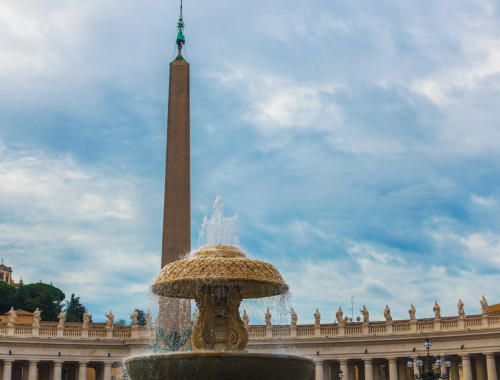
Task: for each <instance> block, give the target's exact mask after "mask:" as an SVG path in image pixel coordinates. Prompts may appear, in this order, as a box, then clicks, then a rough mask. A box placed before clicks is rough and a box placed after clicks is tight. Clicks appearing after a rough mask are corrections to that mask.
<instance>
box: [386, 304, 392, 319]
mask: <svg viewBox="0 0 500 380" xmlns="http://www.w3.org/2000/svg"><path fill="white" fill-rule="evenodd" d="M384 317H385V321H386V322H392V316H391V308H390V307H389V305H385V309H384Z"/></svg>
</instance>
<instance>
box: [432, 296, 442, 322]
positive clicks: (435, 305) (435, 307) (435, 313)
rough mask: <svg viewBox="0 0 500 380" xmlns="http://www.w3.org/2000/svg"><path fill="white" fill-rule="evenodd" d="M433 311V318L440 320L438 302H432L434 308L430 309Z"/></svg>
mask: <svg viewBox="0 0 500 380" xmlns="http://www.w3.org/2000/svg"><path fill="white" fill-rule="evenodd" d="M432 310H433V311H434V318H435V319H441V306H439V304H438V301H437V300H436V301H434V307H433V308H432Z"/></svg>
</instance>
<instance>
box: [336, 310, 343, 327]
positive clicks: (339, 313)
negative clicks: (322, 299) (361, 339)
mask: <svg viewBox="0 0 500 380" xmlns="http://www.w3.org/2000/svg"><path fill="white" fill-rule="evenodd" d="M335 319H336V320H337V323H338V324H339V325H343V324H344V323H345V321H344V312H343V311H342V306H339V309H338V310H337V312H336V313H335Z"/></svg>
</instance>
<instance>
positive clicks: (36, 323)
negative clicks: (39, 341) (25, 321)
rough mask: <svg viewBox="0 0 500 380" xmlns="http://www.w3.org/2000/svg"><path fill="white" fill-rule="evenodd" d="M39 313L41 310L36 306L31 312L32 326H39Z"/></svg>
mask: <svg viewBox="0 0 500 380" xmlns="http://www.w3.org/2000/svg"><path fill="white" fill-rule="evenodd" d="M40 314H42V312H41V311H40V309H38V308H36V310H35V312H34V313H33V327H40Z"/></svg>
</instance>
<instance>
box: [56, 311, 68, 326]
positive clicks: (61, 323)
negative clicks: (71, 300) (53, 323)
mask: <svg viewBox="0 0 500 380" xmlns="http://www.w3.org/2000/svg"><path fill="white" fill-rule="evenodd" d="M57 318H58V319H59V324H58V325H57V327H58V328H62V327H64V322H66V313H65V312H64V310H61V312H60V313H59V315H58V316H57Z"/></svg>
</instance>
